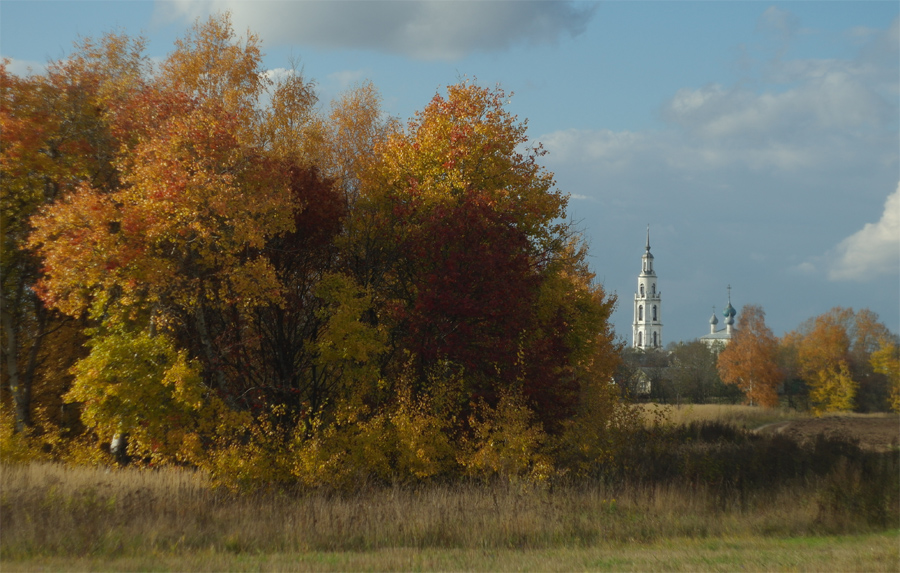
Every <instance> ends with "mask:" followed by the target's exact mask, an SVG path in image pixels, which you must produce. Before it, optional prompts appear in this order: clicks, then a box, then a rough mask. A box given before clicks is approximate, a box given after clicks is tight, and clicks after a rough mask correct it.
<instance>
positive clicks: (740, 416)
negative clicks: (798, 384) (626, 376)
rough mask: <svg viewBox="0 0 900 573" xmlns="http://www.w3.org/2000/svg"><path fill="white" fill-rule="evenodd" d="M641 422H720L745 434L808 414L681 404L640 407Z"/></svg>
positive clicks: (743, 407)
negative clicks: (661, 420) (747, 431)
mask: <svg viewBox="0 0 900 573" xmlns="http://www.w3.org/2000/svg"><path fill="white" fill-rule="evenodd" d="M640 408H641V410H642V413H643V416H644V419H645V420H647V421H648V422H650V421H653V420H656V419H659V418H664V419H665V420H666V421H667V422H669V423H671V424H675V425H678V424H690V423H692V422H721V423H724V424H730V425H732V426H735V427H738V428H743V429H747V430H754V429H756V428H759V427H761V426H765V425H766V424H773V423H776V422H787V421H790V420H800V419H804V418H809V417H810V416H811V414H809V413H808V412H801V411H799V410H792V409H789V408H760V407H758V406H745V405H733V404H685V405H681V406H669V405H661V404H641V405H640Z"/></svg>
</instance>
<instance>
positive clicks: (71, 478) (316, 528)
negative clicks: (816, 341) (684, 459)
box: [0, 407, 900, 572]
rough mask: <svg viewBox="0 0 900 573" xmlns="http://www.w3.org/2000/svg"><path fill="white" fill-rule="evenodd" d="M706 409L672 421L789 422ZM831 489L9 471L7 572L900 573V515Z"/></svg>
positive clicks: (3, 508)
mask: <svg viewBox="0 0 900 573" xmlns="http://www.w3.org/2000/svg"><path fill="white" fill-rule="evenodd" d="M712 408H724V409H720V410H715V411H714V410H712ZM712 408H710V407H693V409H691V410H690V411H682V412H675V413H673V414H671V415H670V417H674V416H675V415H679V416H683V417H684V420H691V418H689V417H688V416H701V415H702V416H706V418H693V420H694V421H700V420H703V419H705V420H710V419H713V416H726V417H727V419H729V420H731V421H732V423H734V422H733V420H738V419H740V420H744V422H745V427H750V428H755V427H759V426H760V425H765V424H772V423H781V422H786V421H788V418H789V416H788V415H786V414H785V415H784V416H785V417H784V418H783V419H781V420H780V421H779V420H775V421H774V422H773V421H772V420H771V419H770V418H771V416H772V415H773V414H772V413H766V414H765V416H761V417H759V416H757V417H754V415H755V414H756V413H755V412H752V411H749V410H745V409H743V407H731V408H728V407H712ZM682 410H687V408H683V409H682ZM799 418H801V419H804V420H805V419H806V418H804V417H799ZM845 473H846V472H845ZM851 473H852V472H851ZM838 477H839V478H840V479H841V480H843V481H835V479H837V478H832V477H828V478H827V479H824V478H823V480H820V482H816V483H812V482H809V481H808V480H801V481H798V482H793V483H790V484H787V485H785V487H781V488H777V489H774V490H770V489H756V490H747V491H743V490H741V492H740V495H739V496H738V495H737V494H735V495H731V494H729V495H728V496H725V495H724V494H723V492H722V491H720V490H718V489H716V488H715V487H711V486H709V484H703V483H694V484H693V485H691V484H687V483H683V482H679V483H677V484H674V483H673V484H659V483H656V484H649V483H645V484H644V485H640V480H636V481H635V482H634V483H629V484H623V483H619V484H617V485H611V484H608V483H607V484H604V483H603V481H602V480H600V481H598V480H591V481H582V482H558V483H555V484H552V485H543V486H534V485H529V484H525V483H522V484H508V483H507V484H493V485H485V484H481V483H465V484H460V483H455V484H441V483H432V484H428V485H423V486H419V487H401V486H385V485H381V486H375V485H372V486H371V487H365V486H363V487H361V488H360V489H359V490H358V491H356V492H353V493H336V492H321V491H319V492H267V493H256V494H252V495H232V494H228V493H225V492H222V491H216V490H213V489H210V488H209V487H208V486H207V483H206V480H205V478H204V476H203V475H202V474H199V473H197V472H193V471H190V470H182V469H174V468H173V469H163V470H138V469H111V470H108V469H102V468H99V469H95V468H69V467H63V466H60V465H55V464H38V463H32V464H29V465H18V466H10V465H0V486H2V487H0V569H2V570H3V571H4V572H6V571H36V570H43V571H58V570H77V571H103V570H106V571H108V570H116V571H133V570H157V571H184V570H202V571H245V570H256V571H259V570H277V571H347V570H379V571H384V570H392V571H394V570H403V571H427V570H491V571H492V570H532V571H570V570H579V569H580V570H585V569H587V570H616V571H646V570H671V571H697V570H704V571H733V570H737V569H741V570H792V571H793V570H797V571H897V570H898V568H900V529H898V528H900V523H893V521H896V519H895V517H896V512H893V511H892V512H889V515H890V516H893V517H890V520H891V521H890V522H889V523H888V524H887V528H885V527H884V525H878V524H875V525H873V524H872V523H870V522H867V521H866V520H865V519H855V518H854V514H853V508H854V507H855V506H853V503H857V502H856V501H854V500H853V499H851V500H850V501H847V502H841V503H840V504H838V505H837V506H836V505H835V500H836V499H837V498H835V497H834V496H835V493H834V492H835V491H836V489H837V490H842V489H846V486H845V485H844V484H847V483H849V484H851V485H852V484H857V485H859V484H860V483H861V481H860V480H861V479H862V477H861V475H849V477H847V476H838ZM848 480H849V481H848ZM854 480H855V481H854ZM829 488H830V489H829ZM895 498H896V496H894V497H893V498H892V499H895ZM854 499H855V498H854ZM835 508H837V509H835ZM848 508H849V509H848Z"/></svg>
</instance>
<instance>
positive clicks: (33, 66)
mask: <svg viewBox="0 0 900 573" xmlns="http://www.w3.org/2000/svg"><path fill="white" fill-rule="evenodd" d="M6 69H7V70H9V71H10V72H11V73H13V74H15V75H17V76H19V77H25V76H30V75H32V74H37V75H40V74H43V73H44V72H45V71H46V69H47V66H46V64H44V63H41V62H30V61H27V60H17V59H15V58H9V63H8V64H7V66H6Z"/></svg>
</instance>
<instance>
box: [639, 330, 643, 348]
mask: <svg viewBox="0 0 900 573" xmlns="http://www.w3.org/2000/svg"><path fill="white" fill-rule="evenodd" d="M643 345H644V333H643V332H638V346H643Z"/></svg>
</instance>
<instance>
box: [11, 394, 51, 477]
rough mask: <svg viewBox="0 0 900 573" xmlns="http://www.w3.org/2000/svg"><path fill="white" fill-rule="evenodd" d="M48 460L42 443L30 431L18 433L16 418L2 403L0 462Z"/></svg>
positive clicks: (20, 462) (17, 462)
mask: <svg viewBox="0 0 900 573" xmlns="http://www.w3.org/2000/svg"><path fill="white" fill-rule="evenodd" d="M47 458H48V456H47V454H45V453H44V452H43V451H42V444H41V441H40V440H39V439H38V438H36V437H34V435H33V432H32V431H31V430H30V429H29V430H27V431H26V432H16V420H15V416H13V414H12V413H11V412H7V409H6V408H5V407H4V406H3V404H2V403H0V462H2V463H4V464H23V463H29V462H33V461H38V460H44V459H47Z"/></svg>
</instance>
